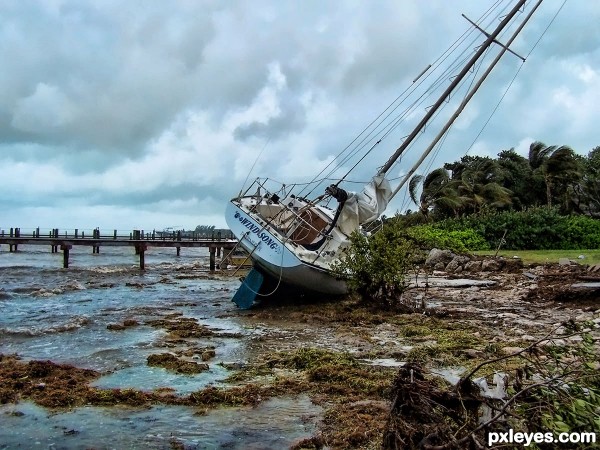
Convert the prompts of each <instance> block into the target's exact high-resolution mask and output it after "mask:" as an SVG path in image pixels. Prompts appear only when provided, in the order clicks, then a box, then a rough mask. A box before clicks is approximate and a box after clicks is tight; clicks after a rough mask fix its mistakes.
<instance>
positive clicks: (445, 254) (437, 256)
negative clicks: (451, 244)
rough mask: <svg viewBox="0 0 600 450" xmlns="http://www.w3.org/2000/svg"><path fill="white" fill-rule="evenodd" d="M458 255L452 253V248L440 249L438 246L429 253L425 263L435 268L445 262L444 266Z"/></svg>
mask: <svg viewBox="0 0 600 450" xmlns="http://www.w3.org/2000/svg"><path fill="white" fill-rule="evenodd" d="M455 256H456V255H455V254H454V253H452V252H451V251H450V250H440V249H438V248H433V249H431V251H430V252H429V255H427V259H426V260H425V265H426V266H428V267H433V268H435V267H436V266H437V265H438V264H443V265H444V267H446V265H447V264H448V263H449V262H450V261H452V259H453V258H454V257H455Z"/></svg>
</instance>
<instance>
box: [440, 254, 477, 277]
mask: <svg viewBox="0 0 600 450" xmlns="http://www.w3.org/2000/svg"><path fill="white" fill-rule="evenodd" d="M469 261H471V258H469V257H468V256H464V255H458V256H455V257H454V258H452V261H450V262H449V263H448V265H447V266H446V272H454V273H460V272H462V270H463V266H464V265H465V264H466V263H468V262H469Z"/></svg>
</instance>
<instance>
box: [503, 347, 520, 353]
mask: <svg viewBox="0 0 600 450" xmlns="http://www.w3.org/2000/svg"><path fill="white" fill-rule="evenodd" d="M522 350H523V349H522V348H521V347H502V348H501V349H500V353H502V354H503V355H513V354H515V353H517V352H520V351H522Z"/></svg>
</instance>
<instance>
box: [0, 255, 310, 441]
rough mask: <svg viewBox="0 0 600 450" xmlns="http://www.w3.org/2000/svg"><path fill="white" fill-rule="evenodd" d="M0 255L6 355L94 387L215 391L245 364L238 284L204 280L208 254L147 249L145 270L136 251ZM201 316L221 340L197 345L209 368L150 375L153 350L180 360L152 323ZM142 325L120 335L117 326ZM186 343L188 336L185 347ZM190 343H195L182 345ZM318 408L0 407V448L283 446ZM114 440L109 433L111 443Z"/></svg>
mask: <svg viewBox="0 0 600 450" xmlns="http://www.w3.org/2000/svg"><path fill="white" fill-rule="evenodd" d="M2 250H3V251H1V252H0V307H1V308H2V314H0V354H13V353H16V354H18V355H19V356H21V357H22V358H23V359H25V360H28V359H39V360H51V361H53V362H56V363H60V364H72V365H74V366H77V367H82V368H90V369H94V370H97V371H100V372H101V373H102V374H103V375H102V376H101V377H100V378H99V379H98V380H96V382H95V383H94V385H95V386H98V387H102V388H134V389H141V390H154V389H157V388H168V389H171V390H174V391H175V392H177V393H180V394H187V393H190V392H193V391H195V390H198V389H201V388H203V387H205V386H207V385H209V384H210V385H219V384H221V380H223V379H224V378H226V377H227V376H228V374H229V372H228V371H227V370H226V369H225V368H224V367H223V366H222V365H221V363H232V362H234V363H235V362H244V361H245V355H246V348H245V339H243V338H239V337H236V336H242V337H243V336H249V335H250V334H251V333H253V331H252V330H246V329H244V327H243V325H242V324H241V321H240V322H238V321H237V320H236V315H235V314H227V313H230V312H233V311H236V307H235V305H234V304H233V303H232V302H231V298H232V296H233V294H234V292H235V289H237V287H238V285H239V281H238V280H237V279H235V278H233V279H232V278H230V277H226V276H223V275H219V274H218V273H217V274H211V273H209V272H208V270H207V269H208V256H209V255H208V251H207V249H182V252H181V256H180V257H177V256H176V255H175V249H168V248H167V249H156V248H151V249H150V250H149V251H148V252H147V253H146V269H147V270H146V271H145V272H140V271H139V269H138V266H137V257H136V256H135V255H134V254H133V253H134V252H133V250H132V249H130V248H118V247H107V248H106V249H105V248H102V249H101V252H102V253H100V254H96V255H94V254H92V253H91V250H90V249H87V248H81V247H74V249H73V251H72V253H71V260H70V268H69V269H62V255H60V254H52V253H50V251H49V249H43V248H41V247H36V246H21V247H19V252H17V253H9V252H6V251H4V249H2ZM167 317H188V318H194V319H197V320H198V322H199V324H200V325H203V326H206V327H208V328H209V329H210V330H212V331H213V332H215V333H216V334H215V336H208V337H203V338H197V339H192V341H193V345H194V346H197V347H208V346H212V347H214V349H215V356H214V357H213V358H211V359H210V360H209V361H206V363H208V365H209V370H208V371H206V372H202V373H199V374H194V375H182V374H176V373H173V372H169V371H167V370H166V369H162V368H157V367H149V366H148V365H147V363H146V362H147V358H148V356H149V355H151V354H156V353H165V352H176V351H177V350H178V347H177V345H178V344H177V343H173V342H172V341H171V340H169V339H168V331H167V330H165V329H163V328H160V327H153V326H152V325H151V322H152V321H156V320H157V319H164V318H167ZM125 321H135V322H134V325H133V326H127V327H124V328H123V327H121V328H120V329H118V328H117V329H115V327H114V325H115V324H117V325H118V324H123V323H124V322H125ZM188 341H189V340H188ZM184 344H185V345H188V344H189V342H185V343H182V344H180V345H184ZM319 413H320V409H319V408H318V407H316V406H314V405H312V404H311V403H310V401H309V400H308V399H306V398H301V399H272V400H269V401H267V402H264V403H263V404H261V405H259V406H258V407H256V408H225V409H218V410H215V411H209V412H208V413H206V414H205V415H201V414H198V413H197V411H195V410H194V409H193V408H188V407H174V406H157V407H153V408H150V409H135V408H120V407H111V408H100V407H84V408H77V409H74V410H69V411H60V412H57V411H50V410H45V409H43V408H39V407H37V406H35V405H34V404H31V403H29V402H22V403H20V404H17V405H4V406H2V407H1V408H0V424H2V426H0V449H9V448H10V449H12V448H16V447H20V448H30V447H39V448H69V449H71V448H82V449H84V448H96V449H98V448H171V445H172V441H173V440H175V441H176V442H180V443H182V444H184V445H185V447H186V448H221V447H226V448H261V449H262V448H282V447H286V446H288V445H289V444H290V443H291V442H293V441H294V440H296V439H298V438H300V437H306V436H309V435H310V434H312V432H313V431H314V430H313V428H314V422H315V417H316V415H318V414H319ZM107 436H109V437H110V439H109V441H107Z"/></svg>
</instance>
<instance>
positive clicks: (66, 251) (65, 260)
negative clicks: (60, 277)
mask: <svg viewBox="0 0 600 450" xmlns="http://www.w3.org/2000/svg"><path fill="white" fill-rule="evenodd" d="M71 247H72V246H71V245H68V244H63V245H61V246H60V249H61V250H62V251H63V268H65V269H68V268H69V250H71Z"/></svg>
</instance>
